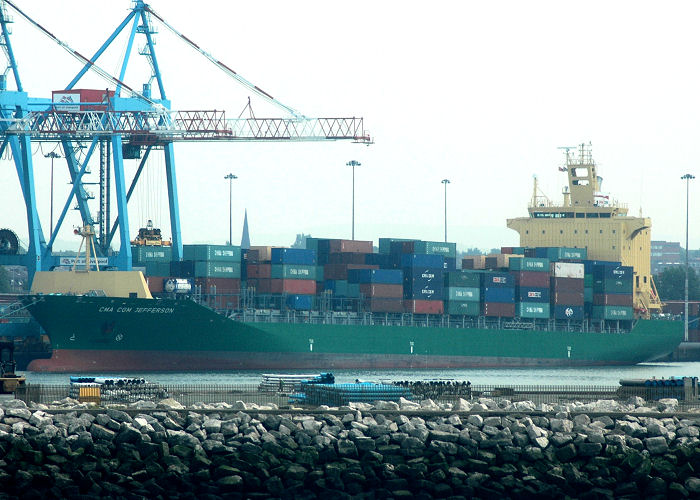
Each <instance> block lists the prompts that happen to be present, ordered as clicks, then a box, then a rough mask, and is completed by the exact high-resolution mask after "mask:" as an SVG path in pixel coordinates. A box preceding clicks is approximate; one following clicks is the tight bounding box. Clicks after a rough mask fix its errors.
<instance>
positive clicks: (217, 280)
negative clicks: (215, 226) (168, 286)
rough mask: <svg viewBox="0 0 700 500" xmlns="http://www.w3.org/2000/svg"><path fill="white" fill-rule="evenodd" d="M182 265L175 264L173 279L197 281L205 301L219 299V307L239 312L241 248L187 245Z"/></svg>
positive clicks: (173, 263) (172, 265)
mask: <svg viewBox="0 0 700 500" xmlns="http://www.w3.org/2000/svg"><path fill="white" fill-rule="evenodd" d="M182 257H183V260H182V261H181V262H172V263H171V266H170V267H171V272H172V274H171V275H172V276H176V277H178V278H193V279H194V284H195V285H197V286H199V287H200V289H201V292H202V294H203V295H204V296H205V297H208V296H210V295H211V296H213V295H219V296H220V297H219V299H218V303H217V306H221V307H226V308H232V309H235V308H237V307H238V295H239V293H240V291H241V247H238V246H232V245H184V246H183V248H182Z"/></svg>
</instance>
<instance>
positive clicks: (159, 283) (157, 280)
mask: <svg viewBox="0 0 700 500" xmlns="http://www.w3.org/2000/svg"><path fill="white" fill-rule="evenodd" d="M167 279H168V276H148V277H146V283H147V284H148V290H150V292H151V293H163V282H164V281H165V280H167Z"/></svg>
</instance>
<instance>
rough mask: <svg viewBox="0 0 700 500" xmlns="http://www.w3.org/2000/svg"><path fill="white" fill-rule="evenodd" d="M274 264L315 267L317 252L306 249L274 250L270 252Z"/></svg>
mask: <svg viewBox="0 0 700 500" xmlns="http://www.w3.org/2000/svg"><path fill="white" fill-rule="evenodd" d="M270 262H271V263H272V264H292V265H304V266H315V265H316V252H314V251H313V250H306V249H305V248H273V249H271V250H270Z"/></svg>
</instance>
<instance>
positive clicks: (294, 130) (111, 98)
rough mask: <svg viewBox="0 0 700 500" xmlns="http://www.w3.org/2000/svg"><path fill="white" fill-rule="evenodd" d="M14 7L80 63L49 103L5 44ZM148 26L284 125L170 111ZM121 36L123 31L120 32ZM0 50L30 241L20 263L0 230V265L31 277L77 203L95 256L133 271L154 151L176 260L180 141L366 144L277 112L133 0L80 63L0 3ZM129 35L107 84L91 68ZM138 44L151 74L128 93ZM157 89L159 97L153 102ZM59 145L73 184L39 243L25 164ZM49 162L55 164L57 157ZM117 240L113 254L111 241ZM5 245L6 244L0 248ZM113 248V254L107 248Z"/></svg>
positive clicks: (1, 123)
mask: <svg viewBox="0 0 700 500" xmlns="http://www.w3.org/2000/svg"><path fill="white" fill-rule="evenodd" d="M7 7H9V8H11V9H12V10H13V11H14V12H15V13H16V14H17V15H18V16H20V17H22V18H24V19H25V20H26V21H27V22H28V23H30V24H31V25H33V26H34V27H35V28H36V29H38V30H39V31H40V32H41V33H43V34H44V35H46V37H48V38H49V39H51V40H52V41H53V42H55V43H57V44H58V45H59V46H60V47H62V48H63V49H65V50H66V51H67V52H68V53H69V54H70V55H71V56H73V57H74V58H75V59H77V60H78V61H79V62H80V63H81V64H82V68H81V69H80V71H78V73H77V74H76V75H75V77H74V78H73V79H72V80H71V81H70V82H69V83H68V85H66V86H65V88H63V89H62V90H59V91H55V92H53V95H52V97H51V98H50V99H49V98H35V97H29V95H28V93H27V92H26V91H25V90H24V87H23V85H22V81H21V79H20V74H19V71H18V67H17V61H16V60H15V55H14V52H13V50H12V44H11V41H10V24H11V23H12V22H13V19H12V18H11V17H10V16H9V15H8V13H7V10H8V9H7ZM153 19H155V20H157V21H158V22H160V23H161V24H162V25H163V26H165V27H166V28H167V29H168V30H170V31H172V32H173V33H174V34H175V35H176V36H177V37H178V38H180V39H181V40H183V41H184V42H185V43H186V44H187V45H189V46H190V47H191V48H193V49H194V50H196V51H197V52H199V53H200V54H201V55H202V56H204V57H206V58H207V59H208V60H209V61H210V62H212V63H213V64H214V65H215V66H216V67H217V68H219V69H220V70H222V71H223V72H224V73H225V74H227V75H228V76H230V77H231V78H233V79H235V80H236V81H237V82H238V83H240V84H242V85H243V86H245V87H246V88H247V89H248V90H249V91H251V92H253V93H254V94H256V95H257V96H259V97H261V98H262V99H264V100H266V101H268V102H270V103H272V104H274V105H276V106H277V107H278V108H280V109H281V110H282V111H283V114H284V115H286V116H285V117H276V118H256V117H255V116H254V114H253V113H252V108H250V100H249V101H248V107H249V108H250V110H251V113H250V116H249V117H247V118H242V117H239V118H235V119H227V118H226V115H225V112H223V111H214V110H201V111H174V110H172V109H171V102H170V100H169V99H168V97H167V95H166V91H165V84H164V82H163V78H162V75H161V72H160V68H159V64H158V58H157V56H156V50H155V43H154V34H155V30H154V27H153ZM127 27H128V28H127ZM0 29H1V30H2V32H1V37H0V46H1V47H2V50H3V52H4V53H5V56H6V60H7V64H6V69H5V71H4V73H3V74H2V75H0V140H1V141H2V142H1V144H0V156H2V155H3V154H4V153H5V151H6V150H7V148H8V147H9V151H10V153H11V155H12V158H13V160H14V164H15V168H16V170H17V175H18V178H19V181H20V186H21V190H22V195H23V197H24V201H25V207H26V212H27V227H28V232H29V242H28V248H27V253H26V254H20V253H17V244H16V241H14V242H13V241H9V242H8V241H5V240H7V239H8V238H9V239H10V240H11V239H12V233H11V232H8V231H5V232H2V231H0V265H2V264H15V265H25V266H26V267H27V269H28V273H29V275H30V281H31V276H33V274H34V272H35V271H38V270H46V269H49V268H51V267H52V266H54V265H56V263H57V259H56V258H55V257H54V256H53V255H52V248H53V244H54V242H55V240H56V236H57V234H58V232H59V229H60V228H61V225H62V224H63V222H64V220H65V217H66V214H67V212H68V210H69V209H70V207H71V205H72V204H73V199H75V200H76V202H77V203H76V208H77V209H78V211H79V212H80V217H81V220H82V223H83V225H91V226H95V227H97V228H98V232H97V251H98V254H100V255H101V256H103V257H106V258H107V261H108V263H109V265H110V266H114V267H116V268H118V269H122V270H128V269H131V260H132V257H131V240H130V229H129V216H128V202H129V199H130V198H131V195H132V193H133V191H134V188H135V186H136V185H137V182H138V180H139V177H140V175H141V172H142V171H143V169H144V166H145V164H146V160H147V159H148V158H149V156H150V155H151V154H152V153H153V152H154V151H160V150H162V151H163V155H164V160H165V172H166V175H165V177H166V181H167V192H168V204H169V213H170V226H171V231H172V246H173V260H180V259H181V258H182V234H181V228H180V217H179V205H178V189H177V177H176V169H175V154H174V151H173V143H175V142H178V141H208V142H211V141H326V140H351V141H355V142H359V143H365V144H369V143H370V142H371V140H370V137H369V134H368V133H367V132H365V130H364V125H363V119H362V118H356V117H351V118H308V117H306V116H304V115H303V114H302V113H300V112H299V111H297V110H295V109H294V108H291V107H289V106H286V105H284V104H283V103H281V102H279V101H278V100H277V99H275V98H274V97H272V96H271V95H270V94H269V93H267V92H265V91H264V90H262V89H261V88H259V87H258V86H256V85H254V84H252V83H251V82H249V81H248V80H246V79H245V78H243V77H242V76H241V75H240V74H238V73H237V72H235V71H233V70H232V69H231V68H230V67H228V66H227V65H225V64H224V63H222V62H221V61H219V60H218V59H216V58H214V57H213V56H212V55H211V54H209V53H208V52H206V51H204V50H203V49H202V48H200V47H199V46H198V45H197V44H195V43H194V42H193V41H191V40H190V39H189V38H188V37H186V36H185V35H184V34H182V33H181V32H179V31H178V30H176V29H175V28H174V27H173V26H172V25H171V24H169V23H168V22H167V21H166V20H165V19H164V18H163V17H162V16H160V15H159V14H157V13H156V12H155V11H154V10H153V9H152V8H151V7H150V6H149V5H148V4H147V3H145V2H143V1H142V0H135V1H134V4H133V7H132V8H131V10H130V11H129V13H128V15H127V16H126V17H125V18H124V20H123V21H122V22H121V23H120V24H119V25H118V26H117V27H116V29H115V30H114V31H113V32H112V34H111V35H110V36H109V37H108V38H107V40H106V41H105V42H104V43H103V44H102V45H101V46H100V47H99V49H98V50H97V51H96V52H95V53H94V54H93V55H92V57H90V58H87V57H85V56H83V55H82V54H80V53H79V52H77V51H76V50H74V49H72V48H71V47H70V46H69V45H68V44H66V43H65V42H63V41H61V40H59V39H58V38H56V37H55V36H54V35H53V34H52V33H51V32H50V31H48V30H47V29H46V28H45V27H44V26H42V25H41V24H39V23H38V22H36V21H35V20H34V19H33V18H32V17H30V16H29V15H28V14H27V13H26V12H25V11H24V10H22V9H20V8H19V7H18V6H17V5H16V4H15V3H14V2H13V1H11V0H2V1H0ZM125 29H128V42H127V47H126V51H125V53H124V55H123V58H122V59H121V61H120V67H121V69H120V72H119V75H118V76H114V75H112V74H110V73H109V72H107V71H105V70H104V69H103V68H101V67H100V66H99V65H98V59H99V58H100V56H101V55H102V54H103V53H104V52H105V50H106V49H107V48H108V47H109V46H110V45H111V44H112V43H113V42H114V40H115V39H116V38H117V37H118V36H119V35H120V34H121V33H122V32H123V31H124V30H125ZM137 36H140V37H142V38H143V39H144V40H145V43H144V45H143V48H141V49H140V50H139V54H141V55H142V56H144V57H146V58H147V60H148V63H149V65H150V68H151V75H150V78H149V80H148V81H147V82H145V83H143V85H142V87H141V89H138V90H136V89H134V88H132V87H130V86H129V85H127V84H126V83H125V82H124V78H125V74H126V70H127V67H128V64H129V60H130V57H131V53H132V51H133V47H134V42H135V39H136V37H137ZM88 71H92V72H94V73H96V74H97V75H99V76H100V77H101V78H102V79H104V80H105V82H106V84H107V88H106V89H99V90H98V89H81V88H79V87H78V84H79V82H80V81H81V78H82V77H83V76H84V75H85V74H86V73H87V72H88ZM8 76H9V78H10V79H12V80H14V86H15V89H16V90H9V89H8ZM154 81H155V84H156V85H155V86H156V90H157V96H155V95H153V93H152V90H153V89H152V84H153V82H154ZM33 142H45V143H53V144H56V145H58V144H60V148H61V150H62V153H63V154H62V156H63V158H64V159H65V162H66V166H67V168H68V172H69V173H70V179H71V184H72V189H71V192H70V194H69V196H68V199H67V200H66V201H65V203H64V205H63V209H62V210H61V212H60V215H59V217H58V220H57V223H56V224H55V225H54V226H53V228H52V231H51V233H50V234H49V239H48V242H47V241H46V239H45V237H44V232H43V230H42V226H41V222H40V220H39V216H38V211H37V200H36V191H35V176H34V169H33V164H32V143H33ZM96 152H98V153H97V154H99V165H100V179H99V182H98V184H99V189H100V197H99V205H100V206H99V210H98V211H96V212H95V216H93V211H92V210H91V206H90V205H91V200H92V199H93V198H94V196H93V195H92V193H91V192H90V191H89V189H87V188H86V186H87V184H88V183H87V182H86V181H85V180H84V176H85V174H86V172H87V171H88V165H89V163H90V160H91V159H92V158H93V156H95V155H96ZM55 157H56V156H55V155H54V158H55ZM126 159H132V160H140V161H139V164H138V168H137V169H136V173H135V174H134V176H133V178H132V179H131V182H130V184H129V187H128V188H127V179H126V176H125V170H124V160H126ZM111 183H113V187H114V193H115V196H116V200H115V201H114V204H115V205H116V209H117V216H116V218H115V220H114V221H113V222H112V221H111V220H110V213H111V207H112V204H113V202H112V200H111V199H110V198H111V197H110V192H111V190H112V188H111V186H110V184H111ZM117 234H118V235H119V244H118V249H115V250H116V251H113V250H112V247H113V239H114V237H115V236H116V235H117ZM3 238H5V240H3ZM114 246H116V245H114Z"/></svg>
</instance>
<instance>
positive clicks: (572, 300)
mask: <svg viewBox="0 0 700 500" xmlns="http://www.w3.org/2000/svg"><path fill="white" fill-rule="evenodd" d="M551 297H552V300H551V302H552V303H553V304H555V305H568V306H582V305H583V291H581V292H554V293H552V295H551Z"/></svg>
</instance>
